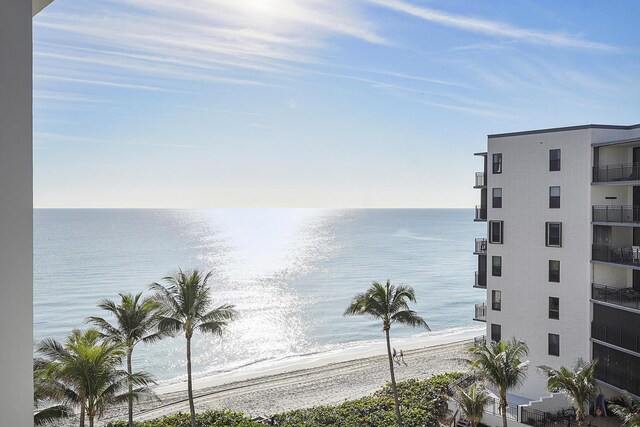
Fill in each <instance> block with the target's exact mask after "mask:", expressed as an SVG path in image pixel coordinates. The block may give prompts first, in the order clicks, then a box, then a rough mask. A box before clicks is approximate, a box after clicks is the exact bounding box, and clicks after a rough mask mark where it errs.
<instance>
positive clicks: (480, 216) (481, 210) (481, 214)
mask: <svg viewBox="0 0 640 427" xmlns="http://www.w3.org/2000/svg"><path fill="white" fill-rule="evenodd" d="M486 220H487V208H486V207H483V206H478V205H476V217H475V221H486Z"/></svg>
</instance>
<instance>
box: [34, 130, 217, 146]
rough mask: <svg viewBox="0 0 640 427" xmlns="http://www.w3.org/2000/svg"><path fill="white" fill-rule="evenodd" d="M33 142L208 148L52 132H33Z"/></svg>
mask: <svg viewBox="0 0 640 427" xmlns="http://www.w3.org/2000/svg"><path fill="white" fill-rule="evenodd" d="M33 140H34V142H35V143H36V144H37V143H40V142H49V143H82V144H108V145H128V146H140V147H147V146H148V147H168V148H208V147H207V146H204V145H194V144H169V143H166V144H165V143H155V142H140V141H122V140H110V139H104V138H93V137H88V136H82V135H67V134H59V133H52V132H34V133H33Z"/></svg>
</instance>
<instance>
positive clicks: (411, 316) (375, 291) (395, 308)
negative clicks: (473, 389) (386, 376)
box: [344, 280, 430, 427]
mask: <svg viewBox="0 0 640 427" xmlns="http://www.w3.org/2000/svg"><path fill="white" fill-rule="evenodd" d="M408 302H413V303H415V302H416V295H415V291H414V290H413V288H412V287H410V286H405V285H399V286H395V285H393V284H391V281H390V280H387V283H386V284H385V285H382V284H380V283H378V282H373V284H372V285H371V287H370V288H369V289H368V290H367V291H366V292H363V293H360V294H358V295H356V296H355V297H354V298H353V300H352V301H351V304H350V305H349V307H347V309H346V310H345V312H344V314H345V316H354V315H360V316H367V317H372V318H374V319H376V320H382V330H383V331H384V334H385V338H386V340H387V356H388V358H389V372H390V373H391V392H392V394H393V398H394V401H395V412H396V418H397V420H398V425H399V426H400V427H402V425H403V424H402V414H401V413H400V402H399V399H398V392H397V390H396V377H395V373H394V370H393V357H392V355H391V338H390V330H391V325H392V324H393V323H399V324H402V325H407V326H412V327H414V328H415V327H422V328H425V329H427V330H430V329H429V325H427V322H425V321H424V319H423V318H422V317H420V316H418V314H417V313H416V312H415V311H413V310H410V309H409V305H408Z"/></svg>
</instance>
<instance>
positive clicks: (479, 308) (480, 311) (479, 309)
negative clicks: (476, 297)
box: [473, 303, 487, 322]
mask: <svg viewBox="0 0 640 427" xmlns="http://www.w3.org/2000/svg"><path fill="white" fill-rule="evenodd" d="M473 320H477V321H478V322H486V321H487V304H485V303H482V304H476V312H475V315H474V316H473Z"/></svg>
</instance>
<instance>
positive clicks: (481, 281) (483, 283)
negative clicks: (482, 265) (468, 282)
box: [473, 271, 487, 288]
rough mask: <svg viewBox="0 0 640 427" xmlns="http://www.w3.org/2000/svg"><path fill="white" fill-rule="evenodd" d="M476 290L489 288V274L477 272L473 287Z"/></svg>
mask: <svg viewBox="0 0 640 427" xmlns="http://www.w3.org/2000/svg"><path fill="white" fill-rule="evenodd" d="M473 287H474V288H486V287H487V272H486V271H476V281H475V284H474V285H473Z"/></svg>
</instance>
